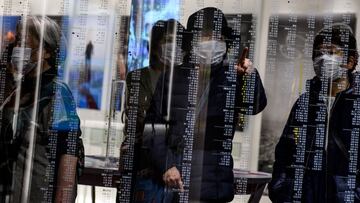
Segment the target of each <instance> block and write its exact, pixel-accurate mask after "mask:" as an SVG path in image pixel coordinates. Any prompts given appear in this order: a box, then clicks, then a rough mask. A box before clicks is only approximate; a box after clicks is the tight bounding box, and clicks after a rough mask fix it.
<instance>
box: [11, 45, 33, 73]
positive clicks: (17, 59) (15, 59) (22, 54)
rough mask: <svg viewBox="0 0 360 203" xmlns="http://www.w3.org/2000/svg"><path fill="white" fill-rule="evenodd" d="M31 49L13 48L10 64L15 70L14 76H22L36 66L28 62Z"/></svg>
mask: <svg viewBox="0 0 360 203" xmlns="http://www.w3.org/2000/svg"><path fill="white" fill-rule="evenodd" d="M30 58H31V48H26V47H14V48H13V51H12V55H11V63H12V65H13V67H14V68H15V72H16V73H15V74H16V76H24V75H26V74H27V73H29V72H30V71H31V70H32V69H33V68H34V67H36V64H33V63H31V62H30Z"/></svg>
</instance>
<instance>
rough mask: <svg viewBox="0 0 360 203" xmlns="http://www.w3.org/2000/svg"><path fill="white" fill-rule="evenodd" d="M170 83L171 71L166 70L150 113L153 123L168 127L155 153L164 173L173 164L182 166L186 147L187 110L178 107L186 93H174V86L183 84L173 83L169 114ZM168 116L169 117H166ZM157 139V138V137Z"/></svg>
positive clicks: (161, 77) (158, 164) (155, 94)
mask: <svg viewBox="0 0 360 203" xmlns="http://www.w3.org/2000/svg"><path fill="white" fill-rule="evenodd" d="M173 81H174V80H173ZM169 83H170V81H169V72H165V73H164V74H162V75H161V76H160V78H159V81H158V83H157V86H156V89H155V92H154V95H153V99H152V103H151V107H150V110H149V113H148V118H149V119H150V122H151V123H153V124H154V123H155V124H162V125H165V128H166V132H165V137H166V139H165V141H160V142H159V143H160V144H159V145H157V146H154V148H155V149H154V151H155V152H154V153H155V154H158V155H156V156H155V159H154V161H155V163H156V165H157V166H158V168H159V170H160V172H161V173H162V174H163V173H165V172H166V170H167V169H169V168H171V167H173V166H176V167H177V168H178V169H180V168H181V162H182V151H183V148H184V144H183V143H184V140H183V132H184V131H185V128H184V122H183V121H184V119H185V117H184V115H185V111H184V110H181V108H176V107H177V105H179V102H180V103H181V102H182V101H185V100H183V96H184V95H176V93H175V94H174V86H176V85H181V84H178V83H177V84H176V85H174V84H173V91H172V98H171V100H172V102H171V104H170V105H171V108H170V115H168V113H169V112H168V108H167V107H168V98H169V95H168V90H169ZM174 105H176V106H174ZM180 105H183V104H180ZM168 116H169V117H168ZM166 117H168V118H169V119H166ZM156 136H158V135H156ZM160 136H161V135H160ZM155 139H157V138H156V137H155Z"/></svg>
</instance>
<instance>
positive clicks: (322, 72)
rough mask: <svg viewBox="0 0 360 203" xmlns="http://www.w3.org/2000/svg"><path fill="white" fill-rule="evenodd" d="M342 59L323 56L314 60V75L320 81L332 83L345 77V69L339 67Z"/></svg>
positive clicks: (334, 56)
mask: <svg viewBox="0 0 360 203" xmlns="http://www.w3.org/2000/svg"><path fill="white" fill-rule="evenodd" d="M342 64H343V63H342V57H341V56H337V55H330V54H323V55H321V56H318V57H316V58H315V59H314V70H315V74H316V75H317V76H318V77H319V78H320V79H321V80H330V81H334V80H337V79H339V78H345V77H347V71H348V69H347V68H343V67H341V65H342Z"/></svg>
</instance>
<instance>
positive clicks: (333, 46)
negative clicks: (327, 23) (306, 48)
mask: <svg viewBox="0 0 360 203" xmlns="http://www.w3.org/2000/svg"><path fill="white" fill-rule="evenodd" d="M317 49H326V50H329V49H330V50H340V49H341V47H340V46H339V45H336V44H332V43H331V44H320V45H319V46H318V47H317Z"/></svg>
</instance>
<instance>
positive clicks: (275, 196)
mask: <svg viewBox="0 0 360 203" xmlns="http://www.w3.org/2000/svg"><path fill="white" fill-rule="evenodd" d="M297 109H298V101H297V102H296V103H295V105H294V106H293V108H292V110H291V112H290V115H289V118H288V120H287V123H286V125H285V128H284V130H283V132H282V135H281V137H280V140H279V142H278V143H277V145H276V148H275V162H274V165H273V173H272V180H271V182H270V183H269V186H268V188H269V197H270V199H271V200H272V201H275V202H276V201H280V200H281V201H285V200H286V201H287V200H289V201H290V200H291V196H292V188H293V187H292V181H293V178H294V177H293V174H290V173H289V171H290V170H289V169H290V167H291V164H292V162H293V158H294V155H295V154H296V135H295V131H296V129H295V128H296V126H298V125H299V124H298V123H297V121H296V120H295V115H296V110H297Z"/></svg>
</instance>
